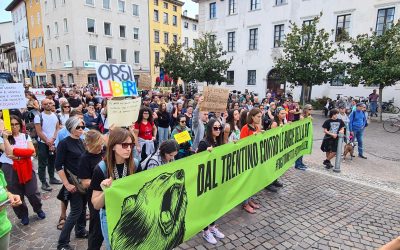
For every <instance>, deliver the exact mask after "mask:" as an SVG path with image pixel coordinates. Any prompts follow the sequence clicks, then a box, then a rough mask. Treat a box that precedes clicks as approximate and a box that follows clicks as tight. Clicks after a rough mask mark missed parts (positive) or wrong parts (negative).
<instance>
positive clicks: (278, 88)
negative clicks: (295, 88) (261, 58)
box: [267, 69, 286, 96]
mask: <svg viewBox="0 0 400 250" xmlns="http://www.w3.org/2000/svg"><path fill="white" fill-rule="evenodd" d="M285 83H286V82H285V80H283V79H282V77H281V76H280V75H279V73H278V71H277V70H276V69H271V71H270V72H269V73H268V76H267V91H268V90H269V91H270V92H272V93H275V94H276V95H277V96H282V95H284V93H285V90H286V84H285Z"/></svg>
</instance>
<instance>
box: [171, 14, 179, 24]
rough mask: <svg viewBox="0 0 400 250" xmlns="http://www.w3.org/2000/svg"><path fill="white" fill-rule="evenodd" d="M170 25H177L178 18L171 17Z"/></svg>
mask: <svg viewBox="0 0 400 250" xmlns="http://www.w3.org/2000/svg"><path fill="white" fill-rule="evenodd" d="M172 25H174V26H177V25H178V17H177V16H175V15H173V16H172Z"/></svg>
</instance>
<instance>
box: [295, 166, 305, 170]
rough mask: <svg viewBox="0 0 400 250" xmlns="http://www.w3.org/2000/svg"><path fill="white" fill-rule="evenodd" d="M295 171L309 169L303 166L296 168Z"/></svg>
mask: <svg viewBox="0 0 400 250" xmlns="http://www.w3.org/2000/svg"><path fill="white" fill-rule="evenodd" d="M294 168H295V169H298V170H306V169H307V168H305V167H303V166H294Z"/></svg>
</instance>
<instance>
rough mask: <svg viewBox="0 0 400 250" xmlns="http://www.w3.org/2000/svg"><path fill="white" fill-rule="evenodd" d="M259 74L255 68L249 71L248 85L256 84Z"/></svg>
mask: <svg viewBox="0 0 400 250" xmlns="http://www.w3.org/2000/svg"><path fill="white" fill-rule="evenodd" d="M256 78H257V74H256V71H255V70H249V71H247V85H256Z"/></svg>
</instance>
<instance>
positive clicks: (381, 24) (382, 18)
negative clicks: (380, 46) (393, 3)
mask: <svg viewBox="0 0 400 250" xmlns="http://www.w3.org/2000/svg"><path fill="white" fill-rule="evenodd" d="M393 20H394V8H387V9H380V10H378V18H377V20H376V34H377V35H378V36H380V35H382V34H383V33H384V32H385V30H387V29H390V28H391V27H392V26H393Z"/></svg>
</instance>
